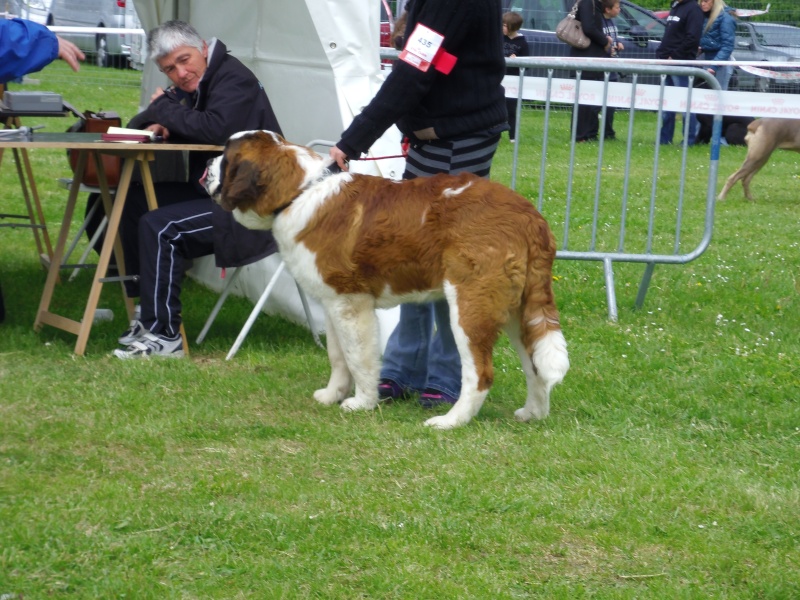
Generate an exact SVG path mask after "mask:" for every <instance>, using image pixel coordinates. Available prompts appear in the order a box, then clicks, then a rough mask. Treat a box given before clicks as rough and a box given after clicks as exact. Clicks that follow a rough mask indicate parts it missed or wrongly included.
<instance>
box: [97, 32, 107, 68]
mask: <svg viewBox="0 0 800 600" xmlns="http://www.w3.org/2000/svg"><path fill="white" fill-rule="evenodd" d="M94 44H95V55H94V56H95V58H94V60H95V64H96V65H97V66H98V67H107V66H108V65H109V59H108V41H107V40H106V36H105V34H103V33H98V34H97V36H96V37H95V43H94Z"/></svg>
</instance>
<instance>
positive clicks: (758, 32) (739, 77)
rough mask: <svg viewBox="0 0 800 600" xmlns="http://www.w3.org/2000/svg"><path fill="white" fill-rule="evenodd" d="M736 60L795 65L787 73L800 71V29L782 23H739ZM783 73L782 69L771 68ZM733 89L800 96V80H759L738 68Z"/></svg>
mask: <svg viewBox="0 0 800 600" xmlns="http://www.w3.org/2000/svg"><path fill="white" fill-rule="evenodd" d="M733 57H734V58H735V59H736V60H739V61H758V60H763V61H771V62H786V63H793V64H792V65H791V67H789V66H787V68H786V69H785V70H786V71H791V72H794V73H797V72H800V28H798V27H792V26H791V25H781V24H779V23H751V22H749V21H739V22H737V24H736V45H735V47H734V50H733ZM769 70H772V71H782V70H784V69H781V68H780V67H769ZM729 87H730V89H732V90H755V91H759V92H766V91H770V92H791V93H795V94H796V93H800V81H796V80H792V81H787V80H782V79H775V78H769V77H759V76H757V75H753V74H752V73H748V72H747V71H744V70H743V69H741V68H736V69H734V72H733V76H732V78H731V83H730V86H729Z"/></svg>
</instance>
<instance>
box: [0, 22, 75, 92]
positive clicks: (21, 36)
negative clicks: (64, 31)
mask: <svg viewBox="0 0 800 600" xmlns="http://www.w3.org/2000/svg"><path fill="white" fill-rule="evenodd" d="M57 58H60V59H62V60H63V61H64V62H66V63H67V64H68V65H69V66H70V68H71V69H72V70H73V71H76V72H77V71H79V70H80V64H79V62H78V61H82V60H84V59H85V58H86V57H85V56H84V55H83V52H81V51H80V50H79V49H78V47H77V46H76V45H75V44H73V43H72V42H69V41H67V40H65V39H63V38H60V37H59V36H57V35H56V34H55V33H53V32H52V31H50V30H49V29H48V28H47V27H45V26H44V25H39V24H38V23H34V22H33V21H28V20H26V19H0V83H6V82H7V81H13V80H14V79H19V78H20V77H22V76H23V75H27V74H28V73H35V72H36V71H41V70H42V69H43V68H44V67H46V66H47V65H49V64H50V63H51V62H53V61H54V60H55V59H57Z"/></svg>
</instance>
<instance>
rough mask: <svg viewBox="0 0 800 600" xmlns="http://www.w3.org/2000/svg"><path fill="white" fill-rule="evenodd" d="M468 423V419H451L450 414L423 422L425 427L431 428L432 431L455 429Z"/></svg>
mask: <svg viewBox="0 0 800 600" xmlns="http://www.w3.org/2000/svg"><path fill="white" fill-rule="evenodd" d="M468 422H469V419H467V420H466V421H462V420H461V419H457V418H453V417H451V416H450V414H449V413H448V414H446V415H440V416H438V417H431V418H430V419H428V420H427V421H425V426H426V427H433V428H434V429H441V430H446V429H455V428H456V427H461V426H462V425H465V424H467V423H468Z"/></svg>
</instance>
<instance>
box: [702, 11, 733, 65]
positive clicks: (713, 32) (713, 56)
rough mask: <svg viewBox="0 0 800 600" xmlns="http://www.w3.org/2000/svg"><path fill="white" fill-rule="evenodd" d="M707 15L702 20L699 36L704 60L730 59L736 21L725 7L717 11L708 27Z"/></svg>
mask: <svg viewBox="0 0 800 600" xmlns="http://www.w3.org/2000/svg"><path fill="white" fill-rule="evenodd" d="M707 25H708V17H706V19H705V21H704V22H703V37H702V38H700V49H701V50H702V51H703V54H705V57H704V58H705V59H706V60H730V59H731V53H732V52H733V46H734V43H735V42H736V22H735V21H734V20H733V17H732V16H731V15H730V14H729V13H728V11H727V9H726V10H723V11H722V12H721V13H719V16H718V17H717V18H716V19H714V22H713V23H712V24H711V27H710V28H709V29H706V26H707Z"/></svg>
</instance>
